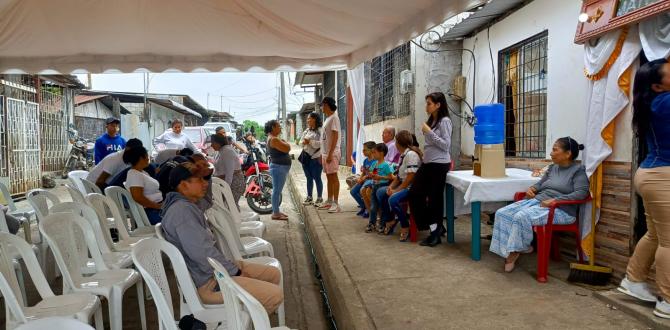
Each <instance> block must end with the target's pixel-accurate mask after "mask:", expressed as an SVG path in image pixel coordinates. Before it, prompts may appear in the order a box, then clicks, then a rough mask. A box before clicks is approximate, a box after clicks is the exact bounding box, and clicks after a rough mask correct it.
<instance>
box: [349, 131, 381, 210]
mask: <svg viewBox="0 0 670 330" xmlns="http://www.w3.org/2000/svg"><path fill="white" fill-rule="evenodd" d="M375 145H376V143H375V141H368V142H365V143H363V154H364V155H365V157H366V158H365V159H364V160H363V166H361V174H360V175H359V176H357V177H356V182H355V184H354V186H353V187H351V190H350V191H349V193H350V194H351V197H353V198H354V200H356V203H358V207H360V208H361V210H360V211H358V213H356V215H358V216H362V217H364V218H367V217H368V209H367V208H366V207H365V202H364V201H363V197H362V196H361V188H362V187H363V182H365V179H366V176H367V175H368V173H370V168H371V167H372V166H374V164H375V160H374V159H373V158H372V149H373V148H374V147H375Z"/></svg>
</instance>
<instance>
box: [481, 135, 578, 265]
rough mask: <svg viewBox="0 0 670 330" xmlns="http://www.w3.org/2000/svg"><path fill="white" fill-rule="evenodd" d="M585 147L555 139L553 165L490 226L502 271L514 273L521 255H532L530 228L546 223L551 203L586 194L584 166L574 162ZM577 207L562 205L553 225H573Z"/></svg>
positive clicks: (498, 214)
mask: <svg viewBox="0 0 670 330" xmlns="http://www.w3.org/2000/svg"><path fill="white" fill-rule="evenodd" d="M583 149H584V146H583V145H581V144H579V143H578V142H577V141H575V140H574V139H572V138H571V137H564V138H560V139H558V140H556V142H555V143H554V146H553V147H552V150H551V160H552V162H553V164H551V165H549V169H548V170H547V172H546V173H545V174H544V176H543V177H542V179H540V181H539V182H538V183H536V184H535V185H533V186H532V187H530V188H528V191H526V199H525V200H522V201H518V202H516V203H514V204H510V205H508V206H505V207H503V208H501V209H499V210H498V211H497V212H496V215H495V222H494V223H493V237H492V238H491V248H490V251H491V252H493V253H495V254H497V255H499V256H501V257H503V258H505V271H506V272H508V273H509V272H511V271H513V270H514V266H515V265H516V261H517V259H518V258H519V255H520V254H521V253H531V252H533V247H532V246H531V245H530V243H531V242H532V241H533V226H542V225H544V224H546V223H547V217H548V215H549V206H550V205H551V204H552V203H553V202H554V201H560V200H581V199H584V198H586V197H587V196H588V195H589V178H588V177H587V176H586V170H585V168H584V165H581V164H577V163H576V162H575V159H577V156H579V151H580V150H583ZM577 211H578V206H577V205H563V206H559V207H558V208H556V211H555V212H554V224H556V225H567V224H570V223H573V222H575V216H576V215H577Z"/></svg>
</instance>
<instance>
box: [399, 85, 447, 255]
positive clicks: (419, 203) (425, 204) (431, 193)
mask: <svg viewBox="0 0 670 330" xmlns="http://www.w3.org/2000/svg"><path fill="white" fill-rule="evenodd" d="M426 113H428V120H427V121H426V122H425V123H424V124H423V127H422V128H421V132H422V133H423V136H424V138H425V140H426V146H425V148H424V153H423V164H421V166H420V167H419V170H418V171H417V172H416V174H415V175H414V183H413V184H412V187H411V188H410V190H409V203H410V209H411V211H412V213H413V215H414V219H416V220H417V225H418V226H419V229H423V230H425V229H426V227H428V228H429V229H430V236H428V237H427V238H426V239H424V240H423V241H421V245H423V246H430V247H433V246H435V245H438V244H440V243H442V241H441V239H440V236H441V235H442V234H443V233H444V232H445V231H446V230H443V228H444V226H443V225H442V204H443V202H444V201H443V200H444V186H445V185H446V180H447V172H448V171H449V167H450V166H451V156H450V154H449V150H450V149H451V119H449V109H448V108H447V99H446V98H445V97H444V94H442V93H440V92H436V93H431V94H428V95H426Z"/></svg>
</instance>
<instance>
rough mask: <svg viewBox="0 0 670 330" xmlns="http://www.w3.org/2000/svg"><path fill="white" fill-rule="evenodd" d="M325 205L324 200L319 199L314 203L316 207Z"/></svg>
mask: <svg viewBox="0 0 670 330" xmlns="http://www.w3.org/2000/svg"><path fill="white" fill-rule="evenodd" d="M321 204H323V198H321V197H319V198H317V199H316V202H314V205H321Z"/></svg>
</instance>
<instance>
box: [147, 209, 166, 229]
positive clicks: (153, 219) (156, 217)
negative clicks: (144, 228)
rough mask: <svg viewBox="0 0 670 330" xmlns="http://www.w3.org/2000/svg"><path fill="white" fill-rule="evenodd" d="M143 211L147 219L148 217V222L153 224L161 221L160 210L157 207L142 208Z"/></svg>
mask: <svg viewBox="0 0 670 330" xmlns="http://www.w3.org/2000/svg"><path fill="white" fill-rule="evenodd" d="M144 213H146V214H147V219H149V222H150V223H151V224H152V225H155V224H157V223H159V222H161V220H162V218H161V210H159V209H150V208H146V207H145V208H144Z"/></svg>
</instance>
